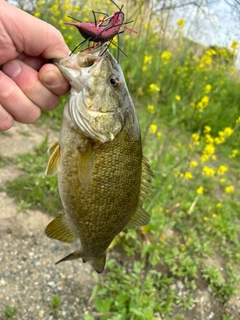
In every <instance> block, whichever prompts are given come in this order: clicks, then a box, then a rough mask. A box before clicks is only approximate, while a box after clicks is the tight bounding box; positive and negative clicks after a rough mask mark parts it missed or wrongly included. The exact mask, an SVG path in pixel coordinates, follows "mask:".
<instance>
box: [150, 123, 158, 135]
mask: <svg viewBox="0 0 240 320" xmlns="http://www.w3.org/2000/svg"><path fill="white" fill-rule="evenodd" d="M149 131H150V132H151V133H153V134H154V133H156V132H157V126H156V125H155V124H151V125H150V127H149Z"/></svg>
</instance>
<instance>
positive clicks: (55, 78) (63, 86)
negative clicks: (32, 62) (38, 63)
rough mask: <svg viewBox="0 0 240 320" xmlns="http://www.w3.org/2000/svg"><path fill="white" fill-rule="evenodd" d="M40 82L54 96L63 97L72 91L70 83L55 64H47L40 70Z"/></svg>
mask: <svg viewBox="0 0 240 320" xmlns="http://www.w3.org/2000/svg"><path fill="white" fill-rule="evenodd" d="M39 80H40V81H41V82H42V84H43V85H44V86H45V87H46V88H48V89H49V90H50V91H51V92H53V93H54V94H56V95H58V96H61V95H64V94H66V93H68V91H69V90H70V84H69V82H68V81H67V80H66V79H65V78H64V77H63V75H62V73H61V72H60V70H59V69H58V68H57V67H56V66H55V65H53V64H50V63H48V64H45V65H43V66H42V68H41V69H40V70H39Z"/></svg>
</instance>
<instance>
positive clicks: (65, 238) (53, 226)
mask: <svg viewBox="0 0 240 320" xmlns="http://www.w3.org/2000/svg"><path fill="white" fill-rule="evenodd" d="M45 234H46V236H48V237H49V238H53V239H57V240H59V241H62V242H68V243H72V242H74V241H75V240H76V239H77V237H76V236H75V234H74V233H73V232H72V230H71V229H70V227H69V225H68V223H67V221H66V217H65V214H64V211H62V212H61V213H60V215H59V216H58V217H57V218H55V219H54V220H53V221H52V222H50V223H49V224H48V226H47V228H46V229H45Z"/></svg>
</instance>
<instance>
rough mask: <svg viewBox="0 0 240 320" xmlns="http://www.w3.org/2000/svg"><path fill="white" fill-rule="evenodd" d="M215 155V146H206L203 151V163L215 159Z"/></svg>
mask: <svg viewBox="0 0 240 320" xmlns="http://www.w3.org/2000/svg"><path fill="white" fill-rule="evenodd" d="M214 153H215V147H214V145H213V144H207V145H206V146H205V148H204V149H203V155H202V156H201V161H202V162H206V161H207V160H208V159H209V158H212V159H213V157H214ZM214 158H215V157H214ZM214 160H215V159H214Z"/></svg>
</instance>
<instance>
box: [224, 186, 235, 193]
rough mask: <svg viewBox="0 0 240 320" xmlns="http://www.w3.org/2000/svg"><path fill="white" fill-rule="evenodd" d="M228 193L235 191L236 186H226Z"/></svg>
mask: <svg viewBox="0 0 240 320" xmlns="http://www.w3.org/2000/svg"><path fill="white" fill-rule="evenodd" d="M225 192H226V193H233V192H234V186H228V187H226V188H225Z"/></svg>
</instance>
